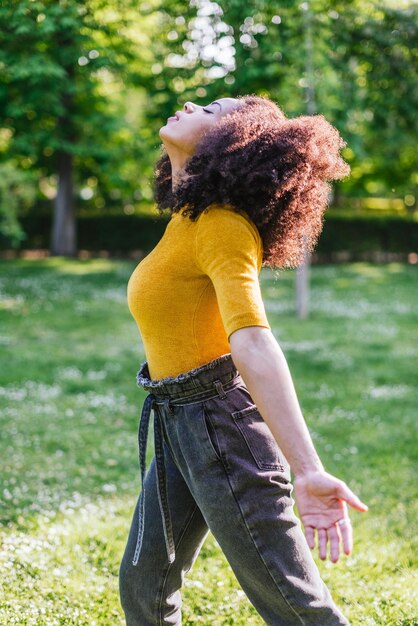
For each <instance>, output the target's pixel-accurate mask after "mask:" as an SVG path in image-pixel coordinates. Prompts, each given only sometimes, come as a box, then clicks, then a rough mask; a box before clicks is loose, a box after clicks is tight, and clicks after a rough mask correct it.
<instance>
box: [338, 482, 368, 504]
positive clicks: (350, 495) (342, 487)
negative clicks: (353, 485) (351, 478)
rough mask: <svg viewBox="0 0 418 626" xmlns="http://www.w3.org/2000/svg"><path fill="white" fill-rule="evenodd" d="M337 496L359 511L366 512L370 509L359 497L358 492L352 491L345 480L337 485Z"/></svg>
mask: <svg viewBox="0 0 418 626" xmlns="http://www.w3.org/2000/svg"><path fill="white" fill-rule="evenodd" d="M337 496H338V498H341V500H345V501H346V502H347V504H349V505H350V506H351V507H353V509H356V510H357V511H363V512H364V511H368V510H369V507H368V506H367V504H364V502H362V501H361V500H360V498H358V497H357V496H356V494H355V493H354V492H353V491H351V489H350V488H349V487H348V486H347V485H346V484H345V482H344V481H340V484H339V485H338V487H337Z"/></svg>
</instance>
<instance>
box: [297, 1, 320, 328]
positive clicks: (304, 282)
mask: <svg viewBox="0 0 418 626" xmlns="http://www.w3.org/2000/svg"><path fill="white" fill-rule="evenodd" d="M300 6H301V9H302V16H303V17H302V19H303V31H304V44H305V76H306V81H307V89H306V109H307V113H308V115H314V114H315V112H316V102H315V85H314V66H313V41H312V15H311V9H310V6H309V2H305V3H304V4H302V5H300ZM310 265H311V255H310V254H309V253H305V259H304V262H303V264H302V265H300V266H299V267H298V268H297V270H296V315H297V317H298V318H299V319H304V318H306V317H308V310H309V268H310Z"/></svg>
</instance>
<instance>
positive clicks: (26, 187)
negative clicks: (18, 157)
mask: <svg viewBox="0 0 418 626" xmlns="http://www.w3.org/2000/svg"><path fill="white" fill-rule="evenodd" d="M34 197H35V181H34V177H33V175H31V174H30V173H29V172H27V171H24V170H21V169H19V168H17V167H15V166H14V165H13V163H12V162H11V161H9V162H7V163H0V241H3V243H4V244H5V245H6V246H8V245H10V244H11V245H12V246H13V247H18V245H19V244H20V243H21V242H22V241H23V240H24V239H25V234H24V232H23V230H22V227H21V225H20V223H19V221H18V217H17V215H18V212H19V210H22V208H24V207H25V206H26V207H28V206H30V205H31V204H32V202H33V200H34Z"/></svg>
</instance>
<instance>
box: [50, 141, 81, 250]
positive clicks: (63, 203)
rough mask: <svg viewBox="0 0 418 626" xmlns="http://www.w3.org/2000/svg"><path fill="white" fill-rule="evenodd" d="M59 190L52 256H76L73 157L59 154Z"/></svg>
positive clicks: (55, 205) (55, 208)
mask: <svg viewBox="0 0 418 626" xmlns="http://www.w3.org/2000/svg"><path fill="white" fill-rule="evenodd" d="M57 174H58V189H57V195H56V197H55V200H54V219H53V226H52V242H51V254H53V255H61V256H75V255H76V253H77V247H76V227H75V213H74V189H73V157H72V155H71V154H68V153H67V152H58V153H57Z"/></svg>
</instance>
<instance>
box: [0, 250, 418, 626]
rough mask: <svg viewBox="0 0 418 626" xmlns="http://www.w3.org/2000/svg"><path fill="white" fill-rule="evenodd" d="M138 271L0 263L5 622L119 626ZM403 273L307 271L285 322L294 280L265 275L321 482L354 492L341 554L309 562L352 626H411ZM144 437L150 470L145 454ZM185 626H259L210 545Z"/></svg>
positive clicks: (407, 280)
mask: <svg viewBox="0 0 418 626" xmlns="http://www.w3.org/2000/svg"><path fill="white" fill-rule="evenodd" d="M134 266H135V264H134V263H133V262H109V261H107V260H104V259H96V260H94V261H86V262H80V261H64V260H62V259H60V258H53V259H48V260H46V261H41V262H36V263H34V262H28V261H21V260H20V261H16V262H10V261H8V262H3V263H0V287H1V292H2V301H1V308H0V326H1V329H2V330H1V334H0V342H1V347H2V350H1V355H2V367H0V411H1V418H0V420H1V422H0V423H1V432H2V437H1V438H0V457H1V459H2V499H1V504H0V517H1V522H2V527H1V529H0V539H1V544H2V550H1V554H0V567H1V570H2V572H4V575H3V576H2V579H1V583H0V584H1V588H2V592H1V594H0V596H1V599H0V623H2V624H19V625H20V624H22V625H27V626H50V625H54V626H55V625H56V626H70V625H73V626H93V625H94V624H96V625H97V626H116V625H119V626H122V624H123V623H124V622H123V617H122V611H121V608H120V605H119V599H118V581H117V576H118V568H119V563H120V560H121V558H122V553H123V549H124V545H125V541H126V537H127V533H128V529H129V524H130V521H131V515H132V514H133V510H134V505H135V500H136V497H137V492H138V489H139V484H140V483H139V469H138V456H137V426H138V417H139V414H140V409H141V404H142V402H143V400H144V398H145V394H144V393H143V392H142V390H140V389H139V388H138V387H137V386H136V383H135V373H136V371H137V369H138V367H139V363H140V362H141V361H142V360H143V359H144V353H143V348H142V345H141V343H140V340H139V336H138V332H137V329H136V326H135V322H134V321H133V318H132V317H131V315H130V313H129V310H128V307H127V303H126V284H127V281H128V278H129V276H130V274H131V272H132V270H133V269H134ZM416 273H417V268H416V266H415V267H414V266H406V265H400V264H388V265H386V266H376V265H371V264H365V263H356V264H348V265H344V266H322V267H318V266H316V267H313V268H312V282H311V289H312V298H311V302H312V305H311V306H312V309H311V316H310V318H309V319H307V320H302V321H301V320H299V319H296V318H295V315H294V271H286V272H280V273H279V274H278V277H277V276H275V273H274V272H272V271H270V270H263V271H262V274H261V287H262V293H263V298H264V301H265V303H266V310H267V315H268V318H269V321H270V324H271V326H272V329H273V333H274V335H275V336H276V338H277V340H278V341H279V343H280V345H281V346H282V348H283V351H284V353H285V355H286V358H287V360H288V363H289V366H290V369H291V372H292V377H293V380H294V382H295V386H296V389H297V393H298V396H299V399H300V402H301V406H302V408H303V412H304V415H305V417H306V420H307V422H308V426H309V428H310V431H311V433H312V436H313V438H314V441H315V445H316V447H317V449H318V451H319V453H320V455H321V458H322V460H323V462H324V464H325V467H326V468H327V470H328V471H331V472H333V473H335V474H337V475H338V476H340V477H341V478H342V479H344V480H345V481H347V483H348V484H349V485H350V486H351V488H352V489H354V490H355V491H356V492H358V493H359V495H360V496H361V498H362V499H364V501H365V502H366V503H367V504H368V505H369V509H370V510H369V512H368V513H367V514H359V513H356V512H354V511H352V512H351V517H352V520H353V528H354V537H355V542H354V551H353V553H352V555H351V556H350V557H348V558H347V557H342V559H341V562H340V563H338V564H337V565H332V564H331V563H330V562H326V563H324V562H320V561H319V560H318V558H317V556H316V553H315V558H316V561H317V563H318V566H319V568H320V571H321V575H322V577H323V578H324V579H325V581H326V583H327V584H328V585H329V586H330V588H331V591H332V593H333V595H334V597H335V600H336V601H337V603H338V604H339V605H340V606H341V607H342V609H343V610H344V612H345V613H346V614H347V617H348V618H349V619H350V623H351V624H352V626H400V625H401V624H402V625H403V626H407V625H408V626H413V625H414V624H416V620H417V616H418V606H417V598H416V594H415V593H414V591H415V582H414V580H415V577H416V568H417V565H418V563H417V554H418V552H417V550H416V535H417V533H416V519H417V510H416V509H417V502H418V498H417V482H416V480H415V468H416V462H417V458H416V457H417V450H416V445H415V438H414V436H413V434H414V431H415V430H416V420H415V419H414V416H415V413H416V391H417V384H416V383H417V381H416V370H415V368H414V367H413V362H414V359H416V356H417V342H416V341H414V338H415V336H416V311H415V300H414V294H415V291H414V285H415V283H416ZM151 441H152V437H150V445H149V448H148V462H150V460H151V456H152V454H153V450H152V444H151ZM183 597H184V606H183V611H184V615H183V619H184V623H185V624H190V625H193V626H226V625H227V624H233V626H261V625H262V623H263V622H262V620H261V619H260V618H259V617H258V616H257V615H256V614H255V611H254V609H253V608H252V607H251V605H250V604H249V602H248V600H247V599H246V598H245V596H244V595H243V592H242V590H241V589H240V587H239V585H238V583H237V581H236V579H235V577H234V576H233V574H232V572H231V570H230V568H229V566H228V564H227V563H226V561H225V558H224V557H223V555H222V553H221V551H220V549H219V546H218V545H217V543H216V542H215V541H214V538H213V537H212V536H211V535H210V536H209V538H208V540H207V542H206V543H205V545H204V547H203V549H202V552H201V553H200V555H199V558H198V560H197V562H196V564H195V566H194V567H193V569H192V570H191V572H190V573H188V574H187V576H186V581H185V589H184V594H183Z"/></svg>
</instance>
